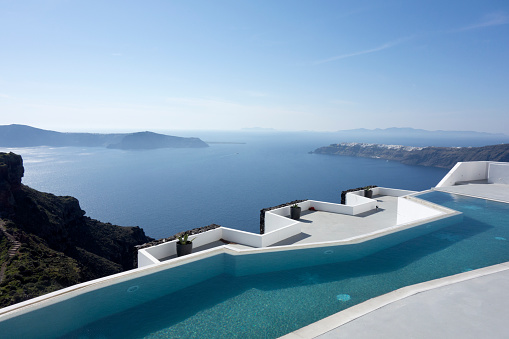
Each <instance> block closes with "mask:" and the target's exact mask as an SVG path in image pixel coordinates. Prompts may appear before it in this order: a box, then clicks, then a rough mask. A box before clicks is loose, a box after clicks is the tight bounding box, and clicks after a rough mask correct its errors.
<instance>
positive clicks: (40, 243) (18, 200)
mask: <svg viewBox="0 0 509 339" xmlns="http://www.w3.org/2000/svg"><path fill="white" fill-rule="evenodd" d="M23 172H24V169H23V161H22V158H21V156H19V155H16V154H14V153H0V234H1V235H2V236H1V237H0V264H1V271H0V307H3V306H7V305H10V304H12V303H16V302H19V301H22V300H25V299H29V298H32V297H35V296H38V295H41V294H44V293H48V292H51V291H54V290H57V289H60V288H63V287H67V286H70V285H73V284H77V283H80V282H84V281H87V280H91V279H96V278H100V277H103V276H106V275H110V274H115V273H119V272H122V271H125V270H129V269H132V268H134V262H135V258H136V251H135V246H136V245H140V244H143V243H146V242H148V241H151V240H153V239H151V238H150V237H147V236H146V235H145V233H144V232H143V230H142V229H141V228H139V227H121V226H115V225H111V224H107V223H102V222H100V221H97V220H93V219H90V218H88V217H86V216H84V215H85V212H84V211H83V210H82V209H81V208H80V206H79V202H78V200H77V199H75V198H73V197H69V196H64V197H62V196H55V195H53V194H49V193H42V192H39V191H36V190H34V189H32V188H30V187H28V186H25V185H23V184H22V183H21V178H22V176H23Z"/></svg>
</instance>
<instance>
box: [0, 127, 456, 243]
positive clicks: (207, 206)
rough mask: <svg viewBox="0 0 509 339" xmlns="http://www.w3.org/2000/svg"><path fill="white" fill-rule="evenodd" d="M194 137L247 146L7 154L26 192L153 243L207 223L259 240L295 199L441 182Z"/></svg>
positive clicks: (297, 144) (353, 162) (263, 141)
mask: <svg viewBox="0 0 509 339" xmlns="http://www.w3.org/2000/svg"><path fill="white" fill-rule="evenodd" d="M181 135H182V133H181ZM193 135H194V136H197V137H200V138H202V139H203V140H205V141H214V142H218V141H219V142H221V141H227V142H242V143H244V144H215V143H214V144H211V146H210V147H209V148H204V149H158V150H148V151H122V150H111V149H105V148H76V147H65V148H50V147H36V148H16V149H7V151H13V152H15V153H18V154H21V155H22V156H23V159H24V165H25V176H24V178H23V183H24V184H26V185H29V186H31V187H33V188H35V189H38V190H41V191H44V192H50V193H53V194H56V195H70V196H74V197H76V198H78V199H79V201H80V205H81V208H82V209H84V210H85V211H86V212H87V215H88V216H90V217H92V218H95V219H98V220H101V221H103V222H111V223H113V224H117V225H123V226H141V227H142V228H143V229H144V230H145V232H146V234H147V235H149V236H151V237H154V238H162V237H167V236H170V235H173V234H175V233H177V232H180V231H184V230H188V229H191V228H195V227H201V226H205V225H208V224H211V223H216V224H220V225H222V226H226V227H231V228H236V229H241V230H245V231H250V232H258V231H259V213H260V209H262V208H265V207H270V206H274V205H278V204H281V203H285V202H288V201H291V200H296V199H315V200H322V201H328V202H339V201H340V193H341V191H343V190H346V189H349V188H355V187H360V186H366V185H378V186H386V187H394V188H402V189H410V190H424V189H428V188H430V187H433V186H435V185H436V184H437V183H438V182H439V180H440V179H441V178H442V177H443V176H444V175H445V174H446V173H447V170H444V169H437V168H429V167H420V166H407V165H402V164H400V163H397V162H391V161H385V160H378V159H364V158H354V157H343V156H325V155H315V154H308V152H309V151H312V150H314V149H315V148H317V147H319V146H324V145H328V144H330V143H337V142H341V141H343V140H336V139H334V138H333V136H332V135H327V134H323V135H322V134H299V133H219V132H216V133H212V132H202V133H201V134H199V133H194V134H193ZM379 142H383V140H381V141H379ZM407 144H411V142H410V141H409V142H408V143H407ZM2 151H6V150H5V149H4V150H2Z"/></svg>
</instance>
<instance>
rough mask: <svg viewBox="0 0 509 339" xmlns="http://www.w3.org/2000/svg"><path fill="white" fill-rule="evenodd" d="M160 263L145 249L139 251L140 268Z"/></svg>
mask: <svg viewBox="0 0 509 339" xmlns="http://www.w3.org/2000/svg"><path fill="white" fill-rule="evenodd" d="M158 263H160V261H159V260H157V259H156V258H154V257H153V256H152V255H150V253H148V252H147V251H146V250H145V249H141V250H138V267H145V266H149V265H153V264H158Z"/></svg>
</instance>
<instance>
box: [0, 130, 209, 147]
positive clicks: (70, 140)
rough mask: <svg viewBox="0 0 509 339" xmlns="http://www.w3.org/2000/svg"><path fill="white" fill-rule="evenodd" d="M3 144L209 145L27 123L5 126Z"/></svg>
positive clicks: (1, 135)
mask: <svg viewBox="0 0 509 339" xmlns="http://www.w3.org/2000/svg"><path fill="white" fill-rule="evenodd" d="M0 146H3V147H35V146H52V147H68V146H74V147H107V148H114V149H123V150H143V149H156V148H199V147H208V146H209V145H208V144H207V143H205V142H204V141H202V140H200V139H199V138H182V137H176V136H171V135H165V134H158V133H153V132H138V133H123V134H122V133H110V134H100V133H62V132H55V131H49V130H44V129H40V128H35V127H31V126H26V125H1V126H0Z"/></svg>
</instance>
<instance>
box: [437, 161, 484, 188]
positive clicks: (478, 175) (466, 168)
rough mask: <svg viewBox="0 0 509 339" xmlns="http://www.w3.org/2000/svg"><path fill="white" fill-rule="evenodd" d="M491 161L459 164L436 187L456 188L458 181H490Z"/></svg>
mask: <svg viewBox="0 0 509 339" xmlns="http://www.w3.org/2000/svg"><path fill="white" fill-rule="evenodd" d="M489 164H490V162H489V161H470V162H458V163H457V164H456V165H455V166H454V167H453V168H452V169H451V170H450V171H449V173H447V174H446V175H445V177H444V178H443V179H442V180H441V181H440V182H439V183H438V185H437V186H436V187H444V186H454V185H455V184H456V183H457V182H458V181H471V180H485V179H488V166H489Z"/></svg>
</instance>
